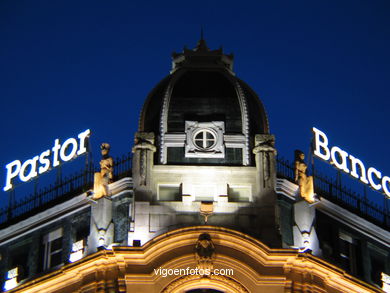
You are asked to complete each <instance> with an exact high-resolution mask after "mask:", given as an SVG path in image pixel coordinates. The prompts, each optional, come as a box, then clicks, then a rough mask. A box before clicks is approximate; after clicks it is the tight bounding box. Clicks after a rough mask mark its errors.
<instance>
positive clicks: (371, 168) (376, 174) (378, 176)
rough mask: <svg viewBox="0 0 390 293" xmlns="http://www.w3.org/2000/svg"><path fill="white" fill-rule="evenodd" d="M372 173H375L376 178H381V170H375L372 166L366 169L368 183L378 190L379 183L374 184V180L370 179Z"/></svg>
mask: <svg viewBox="0 0 390 293" xmlns="http://www.w3.org/2000/svg"><path fill="white" fill-rule="evenodd" d="M372 173H375V176H376V178H378V179H381V178H382V174H381V172H379V171H378V170H376V169H375V168H373V167H370V168H368V171H367V177H368V181H369V182H370V185H371V186H372V188H374V189H375V190H379V189H381V185H380V184H376V183H375V182H374V180H373V179H372Z"/></svg>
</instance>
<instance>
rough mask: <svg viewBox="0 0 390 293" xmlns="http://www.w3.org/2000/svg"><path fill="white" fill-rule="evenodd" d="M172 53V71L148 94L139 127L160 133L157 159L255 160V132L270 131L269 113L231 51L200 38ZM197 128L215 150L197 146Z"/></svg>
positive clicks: (228, 162)
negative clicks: (238, 71)
mask: <svg viewBox="0 0 390 293" xmlns="http://www.w3.org/2000/svg"><path fill="white" fill-rule="evenodd" d="M172 57H173V68H172V71H171V73H170V74H169V75H168V76H167V77H165V78H164V79H163V80H162V81H161V82H160V83H159V84H158V85H157V86H156V87H155V88H154V89H153V90H152V92H151V93H150V94H149V95H148V98H147V99H146V101H145V104H144V106H143V109H142V112H141V117H140V120H139V128H138V130H139V131H140V132H153V133H154V134H155V136H156V138H157V147H158V149H159V152H158V159H157V158H156V157H155V159H156V163H157V161H159V162H160V163H162V164H216V165H253V164H254V160H253V154H252V147H253V143H254V136H255V135H256V134H269V126H268V118H267V115H266V112H265V109H264V107H263V104H262V103H261V101H260V100H259V98H258V97H257V95H256V93H255V92H254V91H253V90H252V89H251V88H250V87H249V86H248V85H247V84H246V83H245V82H243V81H242V80H240V79H239V78H237V77H236V76H235V74H234V72H233V55H231V54H230V55H226V54H224V53H223V51H222V49H217V50H210V49H209V48H208V47H207V45H206V42H205V41H204V40H203V39H201V40H200V41H199V42H198V45H197V46H196V47H195V49H193V50H189V49H186V48H184V51H183V53H173V56H172ZM213 129H214V130H213ZM199 131H206V132H208V134H206V133H205V134H204V135H205V136H204V137H203V143H204V146H206V145H207V144H210V145H212V146H213V149H212V150H211V147H210V148H204V147H203V148H202V147H200V146H199V145H197V142H196V141H200V140H201V137H199V136H197V135H198V133H199ZM213 133H214V134H213ZM199 135H200V134H199ZM202 135H203V134H202ZM207 135H208V136H210V138H206V136H207ZM190 137H191V138H190ZM208 139H209V142H207V140H208ZM212 142H214V144H213V143H212ZM217 142H218V143H217Z"/></svg>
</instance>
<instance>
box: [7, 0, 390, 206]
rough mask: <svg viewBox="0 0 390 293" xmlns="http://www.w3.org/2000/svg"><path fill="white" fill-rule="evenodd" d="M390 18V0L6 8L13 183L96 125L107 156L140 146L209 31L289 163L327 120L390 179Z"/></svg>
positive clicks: (348, 146) (333, 135)
mask: <svg viewBox="0 0 390 293" xmlns="http://www.w3.org/2000/svg"><path fill="white" fill-rule="evenodd" d="M389 15H390V2H389V1H387V0H383V1H356V0H351V1H336V0H335V1H287V0H286V1H248V2H245V1H240V2H233V1H232V2H228V1H192V2H186V1H176V2H172V1H169V3H168V2H166V1H155V2H150V1H137V2H132V1H99V0H93V1H90V0H86V1H69V0H68V1H20V0H3V1H1V2H0V98H1V110H0V111H1V112H0V114H1V120H2V123H1V126H0V127H1V133H2V139H1V144H0V152H1V158H0V166H1V171H0V178H1V179H0V181H1V184H2V186H4V181H5V168H4V166H5V165H6V164H7V163H9V162H11V161H13V160H15V159H20V160H21V161H22V162H23V161H25V160H26V159H29V158H32V157H33V156H34V155H37V154H40V153H41V152H42V151H44V150H46V149H48V148H50V147H52V146H53V142H54V139H56V138H60V139H66V138H69V137H72V136H76V135H77V134H78V133H80V132H81V131H83V130H85V129H87V128H90V129H91V130H92V132H93V133H92V136H91V142H92V146H93V154H94V157H95V161H98V158H99V153H98V151H99V150H98V147H99V144H100V143H101V142H109V143H110V144H111V146H112V155H113V156H116V155H122V154H124V153H127V152H129V151H130V150H131V147H132V143H133V135H134V132H135V131H136V127H137V121H138V117H139V113H140V110H141V106H142V104H143V101H144V99H145V97H146V96H147V94H148V92H149V91H150V90H151V89H152V88H153V87H154V86H155V85H156V84H157V83H158V82H159V81H160V80H161V79H162V78H163V77H164V76H165V75H167V74H168V73H169V70H170V67H171V59H170V54H171V53H172V52H173V51H181V50H182V48H183V46H184V45H187V46H188V47H194V46H195V45H196V42H197V41H198V39H199V32H200V27H201V26H203V27H204V30H205V39H206V41H207V43H208V45H209V47H211V48H213V49H214V48H217V47H219V46H221V45H223V47H224V50H225V52H227V53H231V52H232V53H234V55H235V67H234V70H235V72H236V74H237V76H238V77H240V78H241V79H243V80H245V81H246V82H247V83H248V84H249V85H251V86H252V88H253V89H254V90H255V91H256V92H257V93H258V95H259V96H260V98H261V100H262V101H263V103H264V105H265V107H266V110H267V112H268V115H269V120H270V127H271V132H272V133H273V134H275V135H276V144H277V148H278V152H279V154H280V155H282V156H284V157H287V158H289V159H292V157H293V151H294V150H295V149H302V150H304V151H305V152H307V151H308V150H309V143H310V139H311V128H312V126H316V127H317V128H319V129H321V130H323V131H325V132H326V133H327V134H328V137H329V139H330V141H331V144H332V145H335V144H336V145H339V146H340V147H341V148H343V149H345V150H347V151H348V152H350V153H351V154H353V155H354V156H356V157H358V158H360V159H362V160H363V161H364V162H365V163H366V165H367V166H374V167H376V168H377V169H378V170H381V171H382V172H383V174H385V175H390V167H389V162H390V159H389V158H390V156H389V146H390V135H389V130H388V127H389V120H390V119H389V111H390V89H389V85H390V54H389V52H390V17H389ZM80 160H81V161H83V159H78V161H80ZM77 164H79V165H80V162H76V161H74V162H71V163H68V165H69V166H76V165H77ZM316 165H325V163H324V162H321V161H318V160H317V162H316ZM68 168H70V169H72V168H73V167H68ZM74 168H76V167H74ZM77 168H79V167H77ZM52 172H54V171H52ZM357 184H359V183H357ZM24 185H25V186H26V187H24V188H27V189H30V190H31V189H33V184H32V183H26V184H24ZM358 186H360V185H358ZM20 190H21V191H18V189H17V194H18V195H19V196H21V195H22V194H23V192H24V191H22V189H20ZM1 196H2V200H4V201H5V200H6V194H5V193H1Z"/></svg>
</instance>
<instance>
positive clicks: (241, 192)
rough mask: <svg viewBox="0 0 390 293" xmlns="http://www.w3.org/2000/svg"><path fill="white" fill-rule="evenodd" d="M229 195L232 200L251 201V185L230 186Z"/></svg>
mask: <svg viewBox="0 0 390 293" xmlns="http://www.w3.org/2000/svg"><path fill="white" fill-rule="evenodd" d="M228 196H229V201H231V202H247V201H251V198H252V196H251V187H250V186H230V185H229V186H228Z"/></svg>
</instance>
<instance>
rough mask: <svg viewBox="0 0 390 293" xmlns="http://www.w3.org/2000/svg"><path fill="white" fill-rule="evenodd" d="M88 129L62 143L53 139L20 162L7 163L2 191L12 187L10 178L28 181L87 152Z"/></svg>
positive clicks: (89, 132)
mask: <svg viewBox="0 0 390 293" xmlns="http://www.w3.org/2000/svg"><path fill="white" fill-rule="evenodd" d="M90 134H91V131H90V130H89V129H87V130H85V131H83V132H81V133H80V134H79V135H77V137H78V139H76V138H68V139H67V140H65V141H64V142H63V143H62V144H61V143H60V140H59V139H56V140H54V146H53V147H52V148H51V149H48V150H46V151H44V152H42V153H41V154H40V155H37V156H34V157H33V158H32V159H28V160H26V161H25V162H24V163H22V162H21V161H20V160H15V161H12V162H11V163H9V164H7V165H6V166H5V168H6V169H7V177H6V179H5V186H4V188H3V190H4V191H8V190H11V189H12V188H13V184H12V180H13V179H14V178H16V176H18V177H19V179H20V180H21V181H23V182H26V181H29V180H31V179H33V178H35V177H37V176H38V175H40V174H43V173H45V172H47V171H49V170H50V169H51V168H52V167H57V166H59V165H60V164H61V163H62V162H67V161H70V160H72V159H74V158H76V157H77V156H80V155H82V154H84V153H86V152H87V147H86V140H87V138H88V137H89V136H90Z"/></svg>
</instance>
